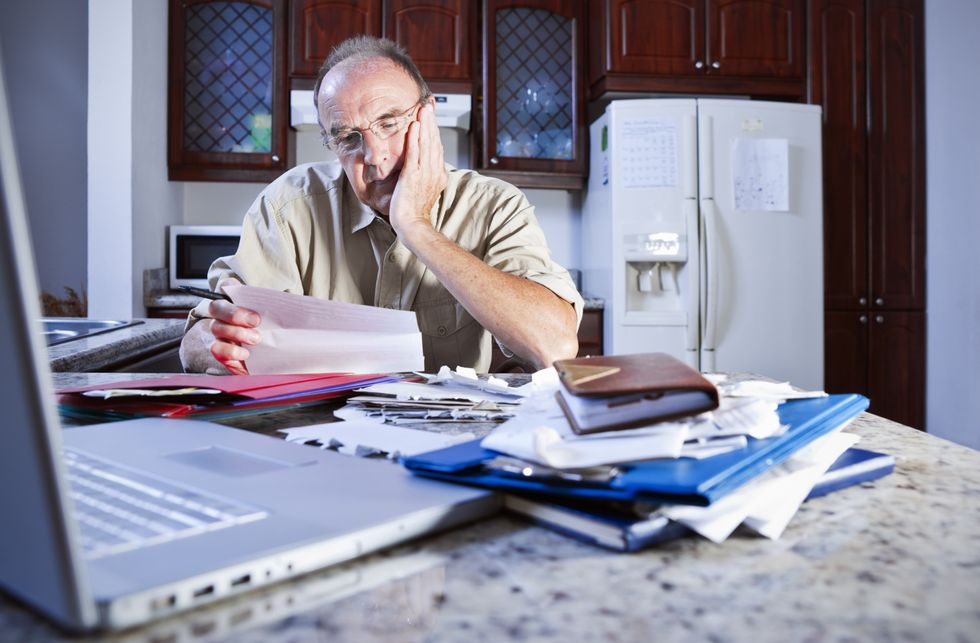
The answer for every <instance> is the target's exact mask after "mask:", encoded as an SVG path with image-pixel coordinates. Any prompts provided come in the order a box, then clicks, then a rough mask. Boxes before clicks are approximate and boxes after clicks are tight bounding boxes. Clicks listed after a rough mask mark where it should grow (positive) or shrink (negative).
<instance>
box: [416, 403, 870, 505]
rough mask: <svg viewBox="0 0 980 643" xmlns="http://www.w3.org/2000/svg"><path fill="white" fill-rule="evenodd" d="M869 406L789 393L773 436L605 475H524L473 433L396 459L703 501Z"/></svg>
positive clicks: (550, 485)
mask: <svg viewBox="0 0 980 643" xmlns="http://www.w3.org/2000/svg"><path fill="white" fill-rule="evenodd" d="M866 408H868V399H867V398H866V397H864V396H862V395H853V394H845V395H830V396H828V397H821V398H811V399H802V400H790V401H788V402H784V403H782V404H780V405H779V408H778V413H779V419H780V422H782V424H784V425H787V426H788V428H787V430H786V432H785V433H783V434H782V435H780V436H776V437H772V438H766V439H762V440H755V439H752V438H749V444H748V445H747V446H745V447H743V448H741V449H737V450H735V451H730V452H728V453H723V454H721V455H716V456H713V457H710V458H704V459H702V460H696V459H693V458H678V459H673V460H670V459H668V460H648V461H644V462H635V463H630V464H627V465H624V466H622V467H621V469H622V473H620V474H619V475H618V476H616V477H614V478H613V479H611V480H609V481H576V482H572V481H563V480H556V479H543V478H534V477H523V476H521V475H520V474H514V473H508V472H505V471H501V470H498V469H490V468H488V467H485V466H484V464H485V463H486V462H488V461H489V460H491V459H493V458H495V457H497V456H498V455H500V454H499V453H497V452H496V451H490V450H488V449H484V448H483V447H481V446H480V440H473V441H471V442H464V443H463V444H458V445H455V446H452V447H448V448H446V449H439V450H437V451H430V452H428V453H422V454H418V455H415V456H411V457H406V458H403V459H402V464H403V465H404V466H405V467H407V468H408V469H409V470H410V471H412V472H414V473H416V474H419V475H422V476H426V477H431V478H438V479H441V480H448V481H451V482H458V483H461V484H468V485H473V486H478V487H484V488H489V489H497V490H500V491H515V492H530V493H536V494H544V495H546V496H547V495H551V496H555V497H559V498H560V497H566V498H591V499H597V500H603V499H604V500H629V501H648V502H667V503H673V504H691V505H701V506H705V505H709V504H711V503H712V502H714V501H715V500H718V499H719V498H721V497H723V496H725V495H726V494H728V493H730V492H732V491H734V490H735V489H737V488H739V487H741V486H742V485H744V484H745V483H746V482H748V481H749V480H751V479H752V478H754V477H756V476H758V475H759V474H761V473H764V472H765V471H767V470H768V469H770V468H771V467H773V466H775V465H777V464H779V463H781V462H783V461H784V460H786V459H787V458H788V457H789V456H791V455H792V454H793V453H795V452H796V451H798V450H799V449H801V448H803V447H804V446H806V445H807V444H809V443H811V442H813V441H814V440H816V439H817V438H819V437H820V436H822V435H826V434H827V433H830V432H831V431H833V430H834V429H836V428H838V427H840V426H841V425H843V424H844V423H845V422H847V421H848V420H850V419H852V418H854V417H856V416H857V415H858V414H859V413H861V412H862V411H864V410H865V409H866Z"/></svg>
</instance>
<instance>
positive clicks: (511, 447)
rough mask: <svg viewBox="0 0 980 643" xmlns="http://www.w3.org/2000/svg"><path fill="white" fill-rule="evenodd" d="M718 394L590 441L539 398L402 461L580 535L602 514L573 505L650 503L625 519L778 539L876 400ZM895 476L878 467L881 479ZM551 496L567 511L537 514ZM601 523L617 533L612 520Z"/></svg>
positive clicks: (719, 535)
mask: <svg viewBox="0 0 980 643" xmlns="http://www.w3.org/2000/svg"><path fill="white" fill-rule="evenodd" d="M719 392H720V393H721V395H722V397H721V399H720V404H719V406H718V408H717V409H715V410H714V411H710V412H706V413H702V414H699V415H696V416H691V417H686V418H683V419H680V420H673V421H667V422H659V423H654V424H649V425H646V426H637V427H635V428H630V429H620V430H615V431H606V432H600V433H593V434H578V433H576V432H575V431H573V430H572V428H571V427H570V426H569V421H568V418H567V414H566V413H564V412H563V411H562V409H561V407H560V406H559V404H558V402H557V400H556V395H555V394H554V393H552V394H550V395H548V394H536V395H532V396H529V397H528V398H526V399H525V400H524V402H523V404H522V405H521V406H520V407H519V408H518V410H517V411H516V412H515V414H514V417H512V418H511V419H509V420H507V421H506V422H504V423H502V424H501V425H500V426H498V427H497V428H496V429H494V430H493V431H492V432H491V433H490V434H489V435H488V436H486V437H485V438H483V439H482V440H474V441H472V442H470V443H464V444H460V445H456V446H455V447H450V448H447V449H443V450H440V451H436V452H432V453H427V454H421V455H419V456H416V457H409V458H405V459H404V460H403V464H405V466H407V467H408V468H409V469H411V470H412V471H414V472H416V473H418V474H421V475H426V476H430V477H436V478H440V479H443V480H451V481H456V482H460V483H463V484H472V485H477V486H484V487H489V488H493V489H500V490H505V491H507V492H508V493H511V494H516V496H518V500H516V501H513V502H515V503H516V504H517V505H521V506H524V507H525V508H526V507H528V506H533V507H537V508H538V509H540V511H541V512H545V513H549V512H550V513H551V514H554V513H555V512H557V513H558V514H559V515H562V516H564V517H566V518H568V520H567V521H565V523H564V528H565V530H566V531H567V530H571V531H574V529H572V528H570V527H569V524H573V525H574V524H579V523H580V522H581V520H582V513H583V512H585V513H588V512H589V511H594V509H582V508H577V509H574V510H573V509H568V506H570V505H574V504H576V503H579V502H582V503H586V504H588V503H591V504H592V505H593V508H594V507H595V505H596V504H599V505H602V506H604V507H606V508H609V509H612V508H614V507H615V508H616V509H617V510H619V509H621V505H622V504H623V503H626V504H628V505H636V503H641V504H642V506H643V507H645V508H646V509H645V510H644V511H645V513H642V514H640V513H637V514H635V515H634V516H633V518H632V520H629V519H627V520H626V521H625V522H624V523H623V524H626V525H629V527H630V529H633V528H634V527H635V528H637V529H640V530H641V531H642V530H643V529H652V530H654V531H656V532H657V533H658V534H660V535H661V536H663V535H666V534H671V533H679V532H677V530H676V529H675V530H673V531H671V530H661V529H660V527H663V526H665V525H672V526H679V527H682V529H681V530H680V532H684V531H687V530H691V531H695V532H697V533H700V534H702V535H703V536H705V537H706V538H709V539H711V540H712V541H715V542H721V541H723V540H725V538H727V537H728V536H729V535H730V534H731V533H732V532H733V531H734V530H735V529H736V528H737V527H738V526H739V525H745V526H746V527H747V528H749V529H751V530H754V531H756V532H757V533H759V534H761V535H763V536H765V537H768V538H778V537H779V535H780V534H781V533H782V532H783V530H784V529H785V527H786V525H787V524H788V523H789V521H790V519H791V518H792V516H793V515H794V514H795V512H796V510H797V509H798V507H799V506H800V504H801V503H802V502H803V500H804V499H805V498H806V497H807V496H808V495H809V494H810V493H811V491H813V488H814V485H815V484H817V482H818V481H820V480H821V479H822V477H823V476H824V475H825V473H826V472H827V470H828V469H829V468H830V467H831V465H833V463H834V462H835V461H837V460H838V458H840V457H841V456H842V454H844V453H845V452H847V451H848V450H849V449H850V448H851V447H852V446H853V445H854V443H855V442H856V441H857V437H856V436H853V435H849V434H845V433H842V432H841V429H842V428H843V427H844V426H845V425H846V424H848V423H849V422H850V421H851V420H852V419H853V418H854V417H855V416H857V415H858V414H859V413H860V412H861V411H863V410H864V409H866V408H867V405H868V400H867V399H866V398H864V397H862V396H859V395H833V396H827V395H826V393H823V392H819V393H811V392H806V391H796V390H795V389H793V388H792V387H790V386H788V385H772V384H771V383H761V382H742V383H739V385H738V386H734V385H727V384H726V386H720V387H719ZM752 393H759V394H758V395H755V394H752ZM886 469H887V467H879V468H878V471H882V473H880V474H879V475H884V473H887V471H890V469H887V470H886ZM542 498H544V500H542ZM549 501H550V502H559V503H564V504H565V508H564V509H561V508H555V507H552V506H550V505H549V507H548V508H547V509H542V508H541V507H540V505H541V503H542V502H544V503H545V504H548V503H549ZM650 507H652V509H650ZM566 509H567V511H566ZM536 511H537V510H536ZM569 512H570V513H569ZM524 513H529V514H530V515H534V516H535V517H539V516H540V513H532V512H529V511H524ZM602 513H608V512H602ZM613 513H615V512H613ZM571 514H575V516H574V517H569V516H570V515H571ZM641 519H642V522H643V523H644V525H643V527H637V522H638V521H641ZM545 522H547V521H545ZM585 522H589V521H585ZM592 522H596V523H598V522H601V523H604V524H605V527H609V524H608V523H607V521H606V520H605V518H602V519H598V518H597V519H596V520H595V521H592ZM613 523H614V524H615V521H613ZM658 525H659V526H658ZM614 528H615V527H614ZM634 535H635V533H634ZM641 540H642V542H652V541H650V540H643V539H641ZM624 548H625V547H624Z"/></svg>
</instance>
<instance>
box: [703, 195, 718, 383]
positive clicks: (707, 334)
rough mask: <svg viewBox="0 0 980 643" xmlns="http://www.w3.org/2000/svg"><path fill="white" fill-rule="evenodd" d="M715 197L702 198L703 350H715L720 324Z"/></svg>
mask: <svg viewBox="0 0 980 643" xmlns="http://www.w3.org/2000/svg"><path fill="white" fill-rule="evenodd" d="M716 216H717V209H716V208H715V202H714V199H701V221H702V225H703V226H704V228H703V230H702V237H701V238H702V245H703V252H704V254H703V255H702V259H701V262H702V270H703V271H704V279H703V281H702V283H703V284H704V292H703V299H704V307H703V308H702V312H703V313H704V331H703V334H702V336H701V350H702V351H714V350H715V344H716V335H717V325H718V323H717V322H718V234H717V221H716ZM702 366H704V365H703V364H702Z"/></svg>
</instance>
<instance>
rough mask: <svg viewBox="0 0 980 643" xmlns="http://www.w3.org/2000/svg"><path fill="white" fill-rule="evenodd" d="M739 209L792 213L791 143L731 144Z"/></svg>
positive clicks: (749, 140)
mask: <svg viewBox="0 0 980 643" xmlns="http://www.w3.org/2000/svg"><path fill="white" fill-rule="evenodd" d="M732 182H733V184H734V185H733V187H734V189H735V209H736V210H763V211H776V212H788V211H789V141H788V140H786V139H785V138H772V139H760V138H737V139H735V140H734V141H733V142H732Z"/></svg>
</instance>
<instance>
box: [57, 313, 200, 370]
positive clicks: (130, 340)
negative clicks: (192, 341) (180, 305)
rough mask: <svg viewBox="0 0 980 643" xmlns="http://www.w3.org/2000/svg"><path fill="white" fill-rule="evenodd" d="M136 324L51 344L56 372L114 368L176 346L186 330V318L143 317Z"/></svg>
mask: <svg viewBox="0 0 980 643" xmlns="http://www.w3.org/2000/svg"><path fill="white" fill-rule="evenodd" d="M139 321H140V322H141V323H139V324H136V325H135V326H128V327H126V328H119V329H116V330H112V331H109V332H107V333H101V334H98V335H93V336H91V337H83V338H81V339H76V340H73V341H70V342H66V343H64V344H57V345H55V346H50V347H49V348H48V357H49V358H50V364H51V370H52V371H54V372H76V373H81V372H90V371H103V370H111V369H112V368H114V367H115V366H116V365H122V364H126V363H129V362H133V361H136V360H138V359H141V358H143V357H147V356H150V355H153V354H155V353H160V352H162V351H165V350H168V349H172V348H174V347H176V346H177V345H178V344H180V338H181V336H182V335H183V332H184V320H182V319H142V320H139Z"/></svg>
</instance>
